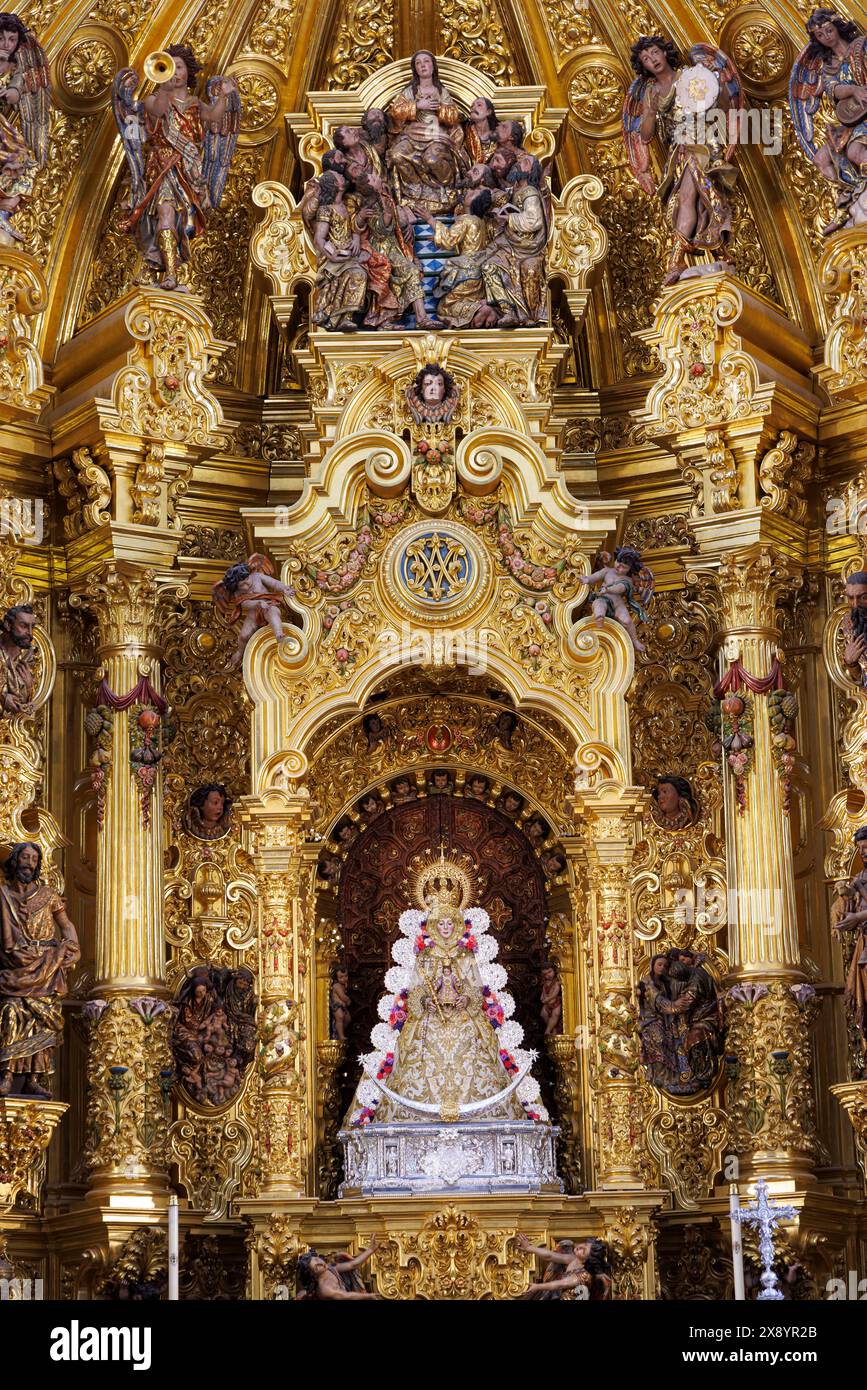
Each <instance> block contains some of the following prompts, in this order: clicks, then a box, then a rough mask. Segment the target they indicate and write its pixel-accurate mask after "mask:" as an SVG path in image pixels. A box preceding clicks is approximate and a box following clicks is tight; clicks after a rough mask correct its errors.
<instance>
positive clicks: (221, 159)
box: [202, 77, 241, 208]
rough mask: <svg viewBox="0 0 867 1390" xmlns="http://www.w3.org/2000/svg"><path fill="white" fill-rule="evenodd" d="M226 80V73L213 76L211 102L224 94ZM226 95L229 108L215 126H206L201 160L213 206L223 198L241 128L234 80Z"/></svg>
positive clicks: (209, 86)
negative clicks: (203, 155) (203, 151)
mask: <svg viewBox="0 0 867 1390" xmlns="http://www.w3.org/2000/svg"><path fill="white" fill-rule="evenodd" d="M225 81H226V78H225V77H212V78H211V80H210V81H209V83H208V85H207V88H206V96H207V100H208V105H213V103H214V102H215V101H216V100H217V98H218V97H220V96H223V95H224V93H223V90H222V84H223V83H224V82H225ZM225 96H226V109H225V111H224V112H223V115H222V119H221V120H220V121H219V122H218V123H217V124H216V127H212V126H211V125H207V126H206V128H205V157H204V161H203V164H202V174H203V177H204V180H205V183H206V184H207V188H208V195H209V197H210V199H211V207H213V208H218V207H219V206H220V203H221V202H222V201H223V192H224V190H225V187H226V179H227V178H228V177H229V166H230V165H231V163H232V157H233V156H234V153H235V146H236V145H237V143H238V131H239V130H240V128H241V97H240V95H239V93H238V88H237V87H236V86H235V85H234V84H233V85H232V86H231V87H230V88H229V90H228V92H226V93H225Z"/></svg>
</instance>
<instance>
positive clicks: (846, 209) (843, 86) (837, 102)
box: [789, 9, 867, 236]
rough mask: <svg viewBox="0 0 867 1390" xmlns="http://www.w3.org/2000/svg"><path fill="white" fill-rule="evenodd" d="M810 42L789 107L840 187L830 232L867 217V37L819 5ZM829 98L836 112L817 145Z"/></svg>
mask: <svg viewBox="0 0 867 1390" xmlns="http://www.w3.org/2000/svg"><path fill="white" fill-rule="evenodd" d="M807 34H808V35H809V39H810V42H809V43H808V44H807V46H806V48H804V49H803V50H802V51H801V52H800V53H799V54H798V57H797V58H796V60H795V65H794V67H793V68H792V75H791V78H790V81H789V107H790V109H791V113H792V120H793V122H794V126H795V131H796V134H797V136H798V139H799V140H800V142H801V147H802V148H803V150H804V151H805V153H806V154H807V155H808V156H809V158H810V159H811V160H812V161H813V163H814V164H815V165H816V168H817V169H818V170H819V173H820V174H821V175H822V177H823V178H824V179H827V180H828V182H829V183H832V184H834V185H835V187H836V189H837V210H836V212H835V214H834V216H833V217H832V218H831V221H830V222H829V223H828V224H827V226H825V227H823V229H822V230H823V233H824V235H825V236H830V235H831V233H832V232H836V231H838V230H839V228H841V227H859V226H862V225H863V224H864V223H865V222H867V37H865V35H864V34H863V33H862V32H861V30H860V29H859V28H858V25H857V24H853V23H852V21H851V20H848V19H844V18H843V16H842V15H840V14H838V13H837V11H836V10H827V9H821V10H814V11H813V13H812V14H811V15H810V18H809V19H808V20H807ZM823 98H827V101H828V105H829V107H830V109H831V111H832V112H833V119H832V120H831V121H830V122H829V124H828V126H827V128H826V132H825V141H824V144H822V145H820V146H818V147H817V145H816V139H815V127H816V117H817V116H818V115H819V114H820V108H821V106H822V100H823Z"/></svg>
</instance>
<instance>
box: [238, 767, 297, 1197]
mask: <svg viewBox="0 0 867 1390" xmlns="http://www.w3.org/2000/svg"><path fill="white" fill-rule="evenodd" d="M240 815H241V820H242V823H243V825H244V827H245V830H246V831H247V833H248V837H249V848H250V853H251V854H252V856H253V862H254V866H255V871H256V878H257V883H258V888H259V920H258V929H259V930H258V935H259V1000H260V1002H259V1068H260V1071H261V1074H262V1101H261V1108H260V1112H259V1134H258V1144H259V1165H260V1168H261V1172H262V1183H261V1187H260V1194H259V1195H260V1199H262V1198H267V1199H268V1200H272V1199H273V1198H276V1197H281V1198H286V1197H298V1196H303V1195H304V1194H305V1193H306V1192H307V1190H308V1188H309V1184H310V1181H311V1174H310V1171H309V1168H310V1161H309V1160H310V1154H309V1147H310V1146H309V1136H308V1114H309V1113H310V1111H309V1105H308V1090H309V1083H310V1082H311V1081H312V1079H311V1078H308V1071H307V1052H308V1049H307V1048H306V1047H305V1046H304V1044H305V1042H306V1040H307V1038H308V1037H310V1036H312V1010H313V1000H312V988H308V983H307V982H308V980H309V979H310V978H311V976H312V922H311V921H309V920H308V916H309V914H308V913H307V911H306V909H305V900H304V896H303V888H304V870H305V867H306V865H305V855H304V853H303V848H302V846H303V838H304V831H305V829H306V827H307V826H308V825H309V823H310V810H309V804H308V801H307V800H306V798H304V797H302V796H295V797H293V796H290V795H289V794H288V793H280V792H272V793H270V794H269V795H268V796H267V797H247V798H245V799H244V801H243V802H242V803H241V804H240Z"/></svg>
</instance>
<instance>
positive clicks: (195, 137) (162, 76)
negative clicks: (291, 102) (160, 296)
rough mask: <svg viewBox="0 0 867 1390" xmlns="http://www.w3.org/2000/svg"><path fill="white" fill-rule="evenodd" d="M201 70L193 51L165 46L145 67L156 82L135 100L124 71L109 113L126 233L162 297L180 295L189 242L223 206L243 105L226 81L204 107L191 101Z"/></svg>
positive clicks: (131, 74)
mask: <svg viewBox="0 0 867 1390" xmlns="http://www.w3.org/2000/svg"><path fill="white" fill-rule="evenodd" d="M200 71H201V69H200V65H199V63H198V62H197V61H196V58H195V55H194V54H193V51H192V49H191V48H189V47H188V46H187V45H186V44H171V45H170V46H169V48H168V49H167V50H166V51H165V53H158V54H152V55H151V56H150V58H148V59H147V60H146V61H145V75H146V76H147V77H150V78H151V80H152V81H154V82H156V83H157V90H156V91H155V92H154V93H153V94H152V95H150V96H146V97H144V98H142V99H141V100H137V99H136V96H135V92H136V88H137V87H138V86H139V76H138V73H137V72H136V71H135V70H134V69H133V68H122V69H121V71H120V72H119V73H118V74H117V76H116V77H115V79H114V84H113V86H112V106H113V109H114V117H115V120H116V121H117V127H118V130H119V131H120V138H121V140H122V142H123V147H124V152H125V154H126V160H127V164H128V166H129V170H130V184H131V186H130V207H129V215H128V218H127V229H128V230H129V231H130V232H131V233H132V234H133V235H134V236H135V238H136V241H137V242H138V245H139V248H140V250H141V252H142V254H143V256H144V258H145V261H146V263H147V264H148V266H149V267H151V268H152V269H154V270H155V271H156V272H157V273H158V274H159V275H160V277H161V278H160V285H161V287H162V289H164V290H176V289H183V288H184V286H182V285H179V283H178V268H179V265H180V264H181V263H183V262H186V261H188V260H189V259H190V242H191V241H192V239H193V238H194V237H196V236H199V235H200V233H201V232H203V231H204V229H205V225H206V223H207V220H208V215H209V213H210V212H211V210H212V209H213V208H218V207H219V206H220V203H221V201H222V197H223V192H224V190H225V187H226V179H227V178H228V174H229V166H230V165H231V163H232V157H233V155H234V153H235V146H236V144H237V141H238V130H239V127H240V121H241V101H240V97H239V95H238V86H237V83H236V82H235V80H234V78H232V77H212V78H211V79H210V80H209V82H208V83H207V87H206V95H207V100H206V101H202V100H200V98H199V97H198V96H197V95H196V80H197V78H198V75H199V72H200Z"/></svg>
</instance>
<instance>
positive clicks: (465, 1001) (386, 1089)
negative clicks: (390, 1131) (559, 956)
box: [349, 851, 547, 1126]
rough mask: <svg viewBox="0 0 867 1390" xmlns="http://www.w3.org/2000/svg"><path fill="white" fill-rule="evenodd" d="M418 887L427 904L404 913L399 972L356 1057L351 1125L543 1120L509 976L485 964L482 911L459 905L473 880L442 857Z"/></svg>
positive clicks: (488, 943)
mask: <svg viewBox="0 0 867 1390" xmlns="http://www.w3.org/2000/svg"><path fill="white" fill-rule="evenodd" d="M417 882H418V891H419V897H420V898H421V899H422V900H423V901H424V907H423V908H422V909H420V910H419V911H414V910H410V911H408V912H404V913H403V914H402V915H401V918H400V930H401V933H402V937H401V939H400V940H398V942H397V944H396V945H395V946H394V948H393V951H392V954H393V957H394V959H395V961H397V962H398V967H397V969H392V970H390V971H389V972H388V974H387V976H386V986H387V988H388V989H389V991H390V993H389V994H387V995H385V996H384V997H383V999H382V1000H381V1001H380V1007H379V1015H380V1018H381V1019H382V1022H381V1023H380V1024H377V1026H376V1027H375V1028H374V1030H373V1033H372V1034H371V1040H372V1042H373V1044H374V1048H375V1049H376V1050H375V1051H374V1052H373V1053H370V1054H368V1056H367V1057H365V1058H363V1059H362V1061H363V1064H364V1069H365V1077H364V1079H363V1080H362V1081H361V1083H360V1085H359V1087H358V1090H357V1092H356V1097H355V1100H354V1102H353V1105H352V1107H351V1110H350V1114H349V1123H350V1125H356V1126H358V1125H365V1124H369V1123H371V1121H372V1120H373V1119H374V1117H375V1119H376V1122H377V1123H380V1122H381V1121H386V1122H389V1123H402V1122H407V1121H414V1122H416V1123H417V1122H418V1121H419V1119H422V1118H426V1119H440V1120H442V1119H445V1120H449V1119H451V1120H457V1119H458V1118H461V1119H466V1118H471V1119H472V1118H475V1119H478V1120H494V1119H502V1120H524V1119H527V1118H529V1119H532V1120H537V1121H542V1120H547V1112H546V1111H545V1110H544V1108H543V1107H542V1105H541V1104H540V1103H539V1100H538V1097H539V1085H538V1082H537V1081H535V1080H534V1078H533V1077H532V1076H530V1075H529V1065H530V1061H531V1057H530V1054H529V1053H526V1052H523V1051H522V1050H521V1048H520V1042H521V1040H522V1038H523V1029H522V1028H521V1027H520V1025H518V1024H517V1023H515V1022H514V1021H512V1019H511V1015H512V1013H513V1012H514V1000H513V999H512V997H511V996H510V995H509V994H507V993H506V992H505V990H504V988H503V986H504V984H505V981H506V973H505V971H504V970H503V969H502V967H501V966H495V965H492V964H491V962H492V960H493V956H494V955H495V954H496V949H497V947H496V943H495V941H494V940H493V938H492V937H490V936H488V934H487V932H488V927H489V925H490V921H489V918H488V914H487V913H486V912H485V911H484V910H483V909H481V908H473V907H469V906H467V907H466V908H464V906H463V903H464V902H465V901H468V899H469V895H470V892H471V889H472V879H471V877H470V874H469V873H468V872H467V870H466V869H465V868H462V867H461V866H460V864H458V862H457V861H456V860H455V859H447V858H446V857H445V855H444V852H442V851H441V853H440V858H439V860H438V861H435V862H434V863H433V864H429V865H428V866H427V869H426V870H424V871H422V872H421V873H420V875H419V877H418V880H417ZM374 1078H375V1079H374ZM379 1083H382V1085H380V1084H379ZM468 1107H469V1108H468Z"/></svg>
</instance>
